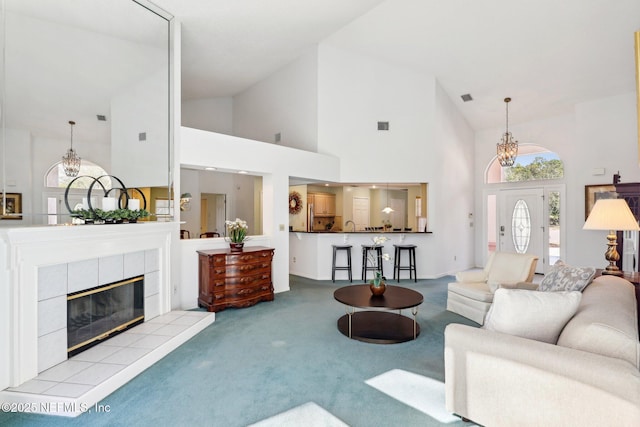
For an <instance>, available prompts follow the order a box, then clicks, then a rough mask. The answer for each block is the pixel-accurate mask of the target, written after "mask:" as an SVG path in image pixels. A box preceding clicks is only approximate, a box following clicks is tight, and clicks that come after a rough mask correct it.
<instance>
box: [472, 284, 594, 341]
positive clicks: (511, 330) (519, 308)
mask: <svg viewBox="0 0 640 427" xmlns="http://www.w3.org/2000/svg"><path fill="white" fill-rule="evenodd" d="M581 299H582V293H581V292H577V291H572V292H566V291H563V292H540V291H530V290H525V289H505V288H499V289H497V290H496V293H495V294H494V296H493V304H492V305H491V308H490V309H489V312H488V313H487V316H486V318H485V322H484V326H483V328H484V329H488V330H490V331H496V332H502V333H505V334H509V335H516V336H519V337H523V338H529V339H533V340H537V341H542V342H547V343H550V344H555V343H556V342H557V341H558V337H559V336H560V333H561V332H562V329H563V328H564V326H565V325H566V324H567V322H568V321H569V320H570V319H571V318H572V317H573V315H574V314H575V313H576V311H577V310H578V305H579V304H580V300H581Z"/></svg>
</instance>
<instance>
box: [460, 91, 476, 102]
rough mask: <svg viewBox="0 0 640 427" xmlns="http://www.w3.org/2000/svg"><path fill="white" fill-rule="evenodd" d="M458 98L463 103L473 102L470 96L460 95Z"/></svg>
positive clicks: (466, 94)
mask: <svg viewBox="0 0 640 427" xmlns="http://www.w3.org/2000/svg"><path fill="white" fill-rule="evenodd" d="M460 98H462V100H463V101H464V102H469V101H473V98H472V97H471V94H468V93H465V94H464V95H462V96H461V97H460Z"/></svg>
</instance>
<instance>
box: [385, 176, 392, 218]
mask: <svg viewBox="0 0 640 427" xmlns="http://www.w3.org/2000/svg"><path fill="white" fill-rule="evenodd" d="M382 212H384V213H386V214H390V213H391V212H393V209H391V206H389V183H388V182H387V206H385V208H384V209H382Z"/></svg>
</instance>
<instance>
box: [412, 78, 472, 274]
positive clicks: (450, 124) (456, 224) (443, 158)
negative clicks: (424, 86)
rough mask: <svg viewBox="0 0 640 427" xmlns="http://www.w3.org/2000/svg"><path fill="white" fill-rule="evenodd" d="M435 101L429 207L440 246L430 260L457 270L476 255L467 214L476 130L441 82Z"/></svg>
mask: <svg viewBox="0 0 640 427" xmlns="http://www.w3.org/2000/svg"><path fill="white" fill-rule="evenodd" d="M435 104H436V117H435V123H434V125H435V126H434V128H435V144H432V145H431V146H430V147H429V149H430V152H429V154H428V155H429V156H430V157H431V156H432V157H433V158H434V159H435V162H433V163H432V166H431V167H433V168H434V171H433V172H434V174H433V176H432V178H431V180H430V181H428V182H429V192H428V204H427V210H428V227H429V231H433V232H434V236H435V237H436V241H437V242H438V250H436V251H435V252H434V253H433V254H432V256H433V258H432V259H430V261H431V262H434V263H435V264H436V265H438V266H441V268H442V269H446V270H445V271H448V272H449V273H455V272H457V271H460V270H463V269H464V268H465V267H466V266H467V265H469V263H471V262H472V261H473V255H474V253H473V242H474V230H473V227H472V225H471V223H472V222H473V220H472V219H469V216H468V215H469V213H473V211H474V210H473V201H474V195H475V193H474V190H475V189H474V175H473V167H474V156H473V147H474V145H473V143H474V133H473V130H472V129H471V127H470V126H469V125H468V124H467V122H466V120H465V119H464V118H463V117H462V115H461V114H460V112H459V110H458V109H457V108H456V106H455V105H454V103H453V102H452V101H451V99H450V98H449V96H448V95H447V94H446V93H445V91H444V90H443V89H442V87H441V86H440V85H439V84H436V97H435ZM422 182H424V181H422ZM474 226H475V224H474Z"/></svg>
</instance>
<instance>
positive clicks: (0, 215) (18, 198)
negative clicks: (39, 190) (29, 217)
mask: <svg viewBox="0 0 640 427" xmlns="http://www.w3.org/2000/svg"><path fill="white" fill-rule="evenodd" d="M0 195H1V196H2V197H0V219H22V193H0ZM5 201H6V206H5Z"/></svg>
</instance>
